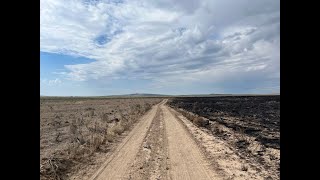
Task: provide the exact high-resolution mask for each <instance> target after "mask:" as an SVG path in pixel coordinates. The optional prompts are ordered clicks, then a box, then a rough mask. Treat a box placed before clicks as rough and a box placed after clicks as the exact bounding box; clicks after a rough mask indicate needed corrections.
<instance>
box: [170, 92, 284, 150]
mask: <svg viewBox="0 0 320 180" xmlns="http://www.w3.org/2000/svg"><path fill="white" fill-rule="evenodd" d="M169 104H170V106H172V107H174V108H181V109H184V110H186V111H189V112H192V113H194V114H197V115H199V116H202V117H205V118H208V119H209V120H210V121H215V122H219V123H220V124H223V125H225V126H226V127H228V128H231V129H233V130H235V131H241V132H243V133H245V134H246V135H249V136H252V137H255V138H256V140H257V141H259V142H260V143H261V144H263V145H264V146H265V147H272V148H275V149H280V95H276V96H228V97H183V98H174V99H172V100H171V101H170V102H169Z"/></svg>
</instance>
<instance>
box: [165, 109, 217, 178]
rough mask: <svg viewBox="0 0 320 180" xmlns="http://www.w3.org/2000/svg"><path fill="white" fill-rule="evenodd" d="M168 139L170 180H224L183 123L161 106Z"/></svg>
mask: <svg viewBox="0 0 320 180" xmlns="http://www.w3.org/2000/svg"><path fill="white" fill-rule="evenodd" d="M160 109H161V110H162V111H163V118H164V122H165V128H166V133H167V138H168V153H169V164H170V165H169V166H170V167H169V179H185V180H187V179H197V180H204V179H223V178H222V177H221V175H220V174H219V173H217V172H214V171H213V169H212V167H211V166H210V163H209V162H208V161H207V160H206V158H205V157H204V155H203V154H202V153H201V150H200V148H199V147H198V146H197V144H196V142H195V141H194V139H192V138H191V137H190V136H189V134H188V133H189V132H187V131H186V129H185V128H184V127H183V125H182V124H181V122H180V121H179V120H178V119H177V118H176V117H175V116H174V115H173V114H172V113H171V111H169V109H168V107H167V106H164V105H161V106H160Z"/></svg>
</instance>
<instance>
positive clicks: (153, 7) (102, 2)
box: [40, 0, 280, 96]
mask: <svg viewBox="0 0 320 180" xmlns="http://www.w3.org/2000/svg"><path fill="white" fill-rule="evenodd" d="M279 92H280V4H279V1H277V0H260V1H256V0H237V1H231V0H224V1H220V0H203V1H197V0H183V1H182V0H162V1H158V0H148V1H147V0H145V1H144V0H130V1H126V0H121V1H119V0H117V1H115V0H114V1H113V0H94V1H92V0H89V1H88V0H70V1H63V0H41V1H40V94H41V95H51V96H90V95H92V96H97V95H111V94H130V93H157V94H159V93H160V94H204V93H279Z"/></svg>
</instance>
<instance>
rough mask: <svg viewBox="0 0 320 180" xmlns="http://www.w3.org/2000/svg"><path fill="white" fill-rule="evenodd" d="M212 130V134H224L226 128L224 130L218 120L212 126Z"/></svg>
mask: <svg viewBox="0 0 320 180" xmlns="http://www.w3.org/2000/svg"><path fill="white" fill-rule="evenodd" d="M211 132H212V134H215V135H222V134H224V130H223V127H222V126H221V125H220V124H218V123H217V122H215V123H214V124H213V125H212V126H211Z"/></svg>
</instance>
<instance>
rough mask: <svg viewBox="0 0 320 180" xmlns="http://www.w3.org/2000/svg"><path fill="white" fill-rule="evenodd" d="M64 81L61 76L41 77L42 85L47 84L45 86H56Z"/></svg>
mask: <svg viewBox="0 0 320 180" xmlns="http://www.w3.org/2000/svg"><path fill="white" fill-rule="evenodd" d="M61 83H62V81H61V80H60V79H59V78H56V79H51V80H49V79H40V85H45V86H56V85H59V84H61Z"/></svg>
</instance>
